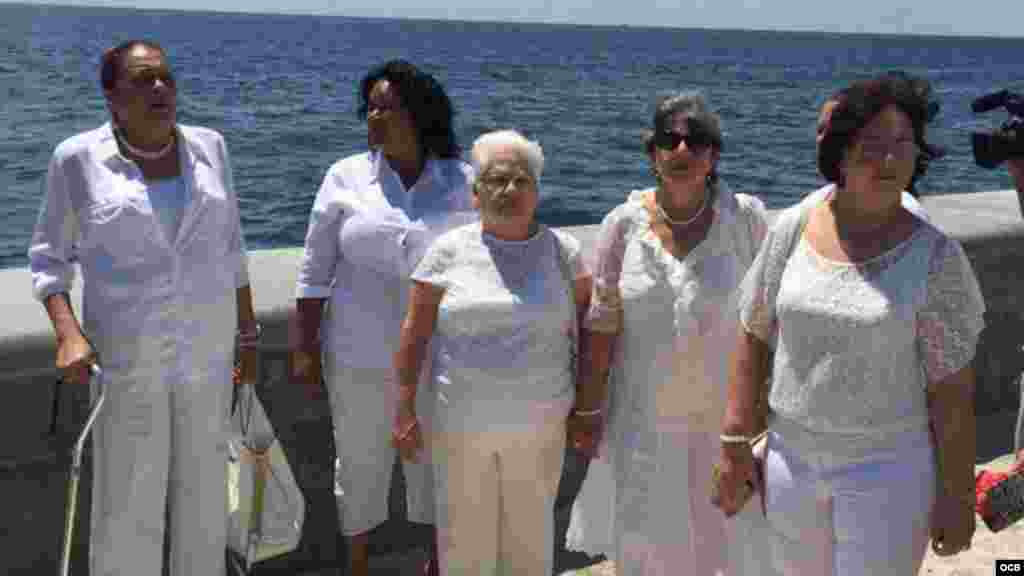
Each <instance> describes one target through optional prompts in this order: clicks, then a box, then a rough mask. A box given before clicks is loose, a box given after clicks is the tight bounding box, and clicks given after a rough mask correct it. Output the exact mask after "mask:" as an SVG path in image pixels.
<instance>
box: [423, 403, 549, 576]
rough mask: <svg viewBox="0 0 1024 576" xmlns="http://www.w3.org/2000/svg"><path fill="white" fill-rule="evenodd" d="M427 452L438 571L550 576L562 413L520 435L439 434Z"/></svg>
mask: <svg viewBox="0 0 1024 576" xmlns="http://www.w3.org/2000/svg"><path fill="white" fill-rule="evenodd" d="M438 428H440V426H438ZM431 450H432V452H433V456H432V460H433V462H434V478H435V481H436V486H437V493H436V494H437V509H436V510H437V512H436V514H437V536H438V555H439V563H440V568H441V574H443V575H445V576H492V575H494V576H497V575H504V576H513V575H514V576H519V575H524V574H529V575H534V574H535V575H538V576H547V575H549V574H551V573H552V571H553V569H554V549H553V545H552V543H553V541H554V503H555V495H556V493H557V491H558V481H559V478H560V477H561V473H562V463H563V462H562V461H563V457H564V450H565V417H564V413H563V414H562V415H561V416H560V417H554V418H548V419H546V420H545V421H543V422H541V423H539V424H538V425H537V426H536V427H532V428H524V429H519V430H508V429H504V430H493V429H492V430H487V431H482V432H476V431H473V432H469V431H466V432H462V431H458V432H445V431H438V432H436V433H435V434H434V437H433V439H432V442H431Z"/></svg>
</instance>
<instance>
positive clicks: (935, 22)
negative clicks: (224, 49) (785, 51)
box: [0, 0, 1024, 37]
mask: <svg viewBox="0 0 1024 576" xmlns="http://www.w3.org/2000/svg"><path fill="white" fill-rule="evenodd" d="M0 1H2V0H0ZM21 1H28V2H35V1H37V0H21ZM46 3H60V4H76V3H78V4H90V5H110V6H126V7H136V8H176V9H184V10H190V9H196V10H198V9H205V10H210V9H213V10H224V11H246V12H281V11H287V12H291V13H295V12H298V13H310V14H337V15H343V16H371V17H390V18H394V17H398V18H440V19H458V20H491V21H533V22H567V23H573V24H612V25H619V24H627V25H656V26H675V27H685V28H743V29H772V30H822V31H828V32H875V33H907V34H951V35H979V36H1015V37H1024V1H1022V0H983V1H982V2H979V3H978V4H975V3H973V2H959V1H958V2H953V1H949V0H852V1H851V0H846V1H842V2H830V1H829V0H818V1H812V0H671V1H670V0H625V1H624V0H506V1H501V2H495V1H493V0H441V1H437V0H433V1H431V0H372V1H367V0H289V1H288V2H286V3H285V2H281V0H245V1H244V2H243V1H241V0H46ZM282 4H286V5H287V7H288V8H287V9H286V10H283V9H282V8H281V6H282Z"/></svg>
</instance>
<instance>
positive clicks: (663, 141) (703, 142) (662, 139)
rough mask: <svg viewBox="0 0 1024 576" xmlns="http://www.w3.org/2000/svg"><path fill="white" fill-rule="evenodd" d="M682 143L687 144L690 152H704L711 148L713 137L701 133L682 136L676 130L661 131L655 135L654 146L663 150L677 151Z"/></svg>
mask: <svg viewBox="0 0 1024 576" xmlns="http://www.w3.org/2000/svg"><path fill="white" fill-rule="evenodd" d="M680 142H686V148H687V149H689V150H694V151H697V150H704V149H705V148H708V147H710V146H711V144H712V142H711V137H710V136H709V135H707V134H702V133H700V132H690V133H689V134H680V133H679V132H676V131H674V130H659V131H657V132H655V133H654V145H655V146H657V147H658V148H661V149H662V150H675V149H676V148H679V143H680Z"/></svg>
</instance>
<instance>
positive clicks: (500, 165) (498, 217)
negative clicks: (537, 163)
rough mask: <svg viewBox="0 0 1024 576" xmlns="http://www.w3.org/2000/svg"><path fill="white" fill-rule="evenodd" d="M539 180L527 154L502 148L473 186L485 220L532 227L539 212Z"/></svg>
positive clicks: (494, 155) (477, 203)
mask: <svg viewBox="0 0 1024 576" xmlns="http://www.w3.org/2000/svg"><path fill="white" fill-rule="evenodd" d="M538 203H539V193H538V190H537V181H536V180H534V179H533V176H532V175H531V174H530V167H529V163H528V162H527V160H526V157H525V156H524V155H522V154H520V153H519V151H518V150H516V149H515V148H511V147H505V148H499V149H498V150H497V151H495V153H494V154H493V155H492V156H491V158H490V160H489V161H488V163H487V166H485V167H484V169H483V170H482V171H481V172H480V174H479V175H478V176H477V178H476V182H475V184H474V186H473V204H474V206H476V208H477V209H479V210H480V215H481V217H482V218H483V219H484V220H485V221H489V222H494V223H500V224H512V225H522V226H528V225H529V224H530V222H531V221H533V216H534V213H535V212H536V211H537V204H538Z"/></svg>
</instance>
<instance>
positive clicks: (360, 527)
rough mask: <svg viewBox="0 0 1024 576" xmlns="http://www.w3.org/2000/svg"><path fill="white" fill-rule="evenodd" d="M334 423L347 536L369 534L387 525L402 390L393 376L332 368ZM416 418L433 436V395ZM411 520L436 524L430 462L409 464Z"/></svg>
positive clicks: (337, 479) (421, 404) (339, 496)
mask: <svg viewBox="0 0 1024 576" xmlns="http://www.w3.org/2000/svg"><path fill="white" fill-rule="evenodd" d="M327 388H328V393H329V395H330V402H331V416H332V418H333V421H334V445H335V448H336V450H337V455H338V459H337V462H336V465H335V496H336V497H337V503H338V518H339V521H340V523H341V531H342V533H343V534H344V535H345V536H354V535H357V534H363V533H365V532H369V531H370V530H372V529H373V528H375V527H377V526H379V525H380V524H382V523H384V521H385V520H387V519H388V494H389V493H390V487H391V472H392V470H393V469H394V463H395V455H396V453H397V452H396V451H395V449H394V447H393V446H392V445H391V425H392V423H393V422H394V414H395V403H396V400H397V398H398V387H397V385H396V383H395V377H394V370H392V369H389V368H387V369H377V368H350V367H340V366H333V367H332V370H331V373H330V374H329V375H328V381H327ZM419 396H421V397H423V399H422V401H418V402H417V407H418V409H417V412H418V413H419V415H420V418H421V423H422V426H423V428H424V429H425V431H426V430H429V426H430V420H431V418H430V413H429V411H428V409H427V408H426V407H428V406H431V405H432V404H431V398H430V394H428V393H426V392H424V393H422V394H420V395H419ZM402 465H403V471H404V473H405V486H406V501H407V508H408V513H409V520H410V521H412V522H418V523H422V524H433V522H434V493H433V492H434V487H433V480H432V476H431V469H430V463H429V461H425V459H424V458H423V457H422V455H421V458H420V459H419V461H418V462H415V463H410V462H404V461H403V463H402Z"/></svg>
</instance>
